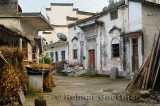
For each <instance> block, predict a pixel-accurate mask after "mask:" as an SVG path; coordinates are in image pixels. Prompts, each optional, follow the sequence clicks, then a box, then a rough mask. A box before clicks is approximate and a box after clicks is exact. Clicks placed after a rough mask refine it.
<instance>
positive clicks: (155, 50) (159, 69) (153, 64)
mask: <svg viewBox="0 0 160 106" xmlns="http://www.w3.org/2000/svg"><path fill="white" fill-rule="evenodd" d="M159 74H160V34H159V36H158V38H157V40H154V44H153V47H152V50H151V51H150V53H149V55H148V56H147V58H146V60H145V62H144V64H143V65H142V66H141V68H140V69H139V71H138V72H137V73H136V74H135V75H134V76H133V79H132V80H131V81H130V83H129V84H128V86H127V89H128V90H129V89H133V88H137V89H142V90H148V89H153V88H154V86H155V84H156V83H158V80H159V79H160V78H158V76H159Z"/></svg>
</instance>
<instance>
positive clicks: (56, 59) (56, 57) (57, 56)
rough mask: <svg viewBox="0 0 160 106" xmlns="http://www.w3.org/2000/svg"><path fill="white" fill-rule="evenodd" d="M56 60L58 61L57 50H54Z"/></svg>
mask: <svg viewBox="0 0 160 106" xmlns="http://www.w3.org/2000/svg"><path fill="white" fill-rule="evenodd" d="M55 56H56V62H57V61H58V52H55Z"/></svg>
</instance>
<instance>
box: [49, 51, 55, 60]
mask: <svg viewBox="0 0 160 106" xmlns="http://www.w3.org/2000/svg"><path fill="white" fill-rule="evenodd" d="M50 57H51V61H52V62H53V61H54V52H50Z"/></svg>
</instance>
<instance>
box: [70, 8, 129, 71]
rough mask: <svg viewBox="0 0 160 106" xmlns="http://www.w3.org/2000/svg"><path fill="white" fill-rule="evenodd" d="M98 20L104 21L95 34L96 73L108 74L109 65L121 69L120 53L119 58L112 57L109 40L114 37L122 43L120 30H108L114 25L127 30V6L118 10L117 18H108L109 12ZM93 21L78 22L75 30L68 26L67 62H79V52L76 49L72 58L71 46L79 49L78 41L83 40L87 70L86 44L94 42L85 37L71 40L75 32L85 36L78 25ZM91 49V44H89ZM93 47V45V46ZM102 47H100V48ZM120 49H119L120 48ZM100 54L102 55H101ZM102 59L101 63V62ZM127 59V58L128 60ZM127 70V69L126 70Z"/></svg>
mask: <svg viewBox="0 0 160 106" xmlns="http://www.w3.org/2000/svg"><path fill="white" fill-rule="evenodd" d="M98 21H102V22H104V26H102V27H100V26H99V27H98V32H97V34H96V36H97V37H96V42H95V43H96V57H95V58H96V61H97V64H96V67H97V70H98V73H105V74H106V73H107V74H109V72H110V70H111V67H118V70H119V71H124V70H123V64H122V63H123V62H122V61H123V57H122V55H121V56H120V57H119V58H112V55H111V54H112V48H111V47H112V45H111V42H112V40H114V39H117V40H118V41H119V43H120V45H122V44H121V43H122V39H121V37H120V32H119V31H118V30H114V31H113V32H112V33H109V31H110V30H111V29H112V28H113V26H116V27H118V28H120V29H122V31H126V32H127V31H128V30H129V25H128V21H129V20H128V8H127V7H124V8H121V9H119V10H118V19H115V20H112V21H111V20H110V13H108V14H106V15H104V16H102V17H100V18H99V19H98ZM94 22H95V19H93V20H90V21H87V22H84V23H82V24H79V25H77V26H76V30H74V27H70V28H69V62H70V64H73V63H74V62H75V61H77V63H80V52H79V50H78V59H77V60H75V59H73V47H74V45H76V46H77V47H78V49H80V41H84V50H83V51H84V56H85V57H86V59H85V60H84V63H83V64H84V67H85V69H86V70H87V68H88V56H89V55H88V51H86V50H87V45H94V42H92V41H91V43H89V42H88V41H87V40H86V39H81V38H80V39H78V41H77V40H74V41H71V40H72V39H73V38H74V37H75V36H77V33H80V35H83V36H86V34H85V33H84V32H83V31H82V30H81V29H80V28H79V27H78V26H82V25H87V24H92V23H94ZM90 47H91V48H90V49H92V46H90ZM93 47H94V46H93ZM101 47H102V48H101ZM120 50H121V49H120ZM101 54H102V57H101ZM101 61H102V63H101ZM128 61H129V60H127V62H128ZM128 71H129V70H128Z"/></svg>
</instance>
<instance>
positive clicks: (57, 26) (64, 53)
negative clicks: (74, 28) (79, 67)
mask: <svg viewBox="0 0 160 106" xmlns="http://www.w3.org/2000/svg"><path fill="white" fill-rule="evenodd" d="M46 11H47V17H48V19H49V21H50V23H51V24H52V26H53V27H54V29H53V30H52V31H45V32H43V38H44V39H45V40H46V42H47V43H48V45H47V46H46V48H45V49H46V53H48V54H49V56H50V57H51V58H52V62H57V61H62V60H65V61H68V54H69V53H68V24H71V23H73V22H75V21H78V20H82V19H84V18H88V17H91V16H93V15H94V13H89V12H83V11H79V10H78V9H77V8H73V4H72V3H51V7H50V8H46ZM57 34H61V35H63V36H65V37H66V39H65V40H63V39H60V38H58V37H57ZM62 57H63V58H62Z"/></svg>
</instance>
